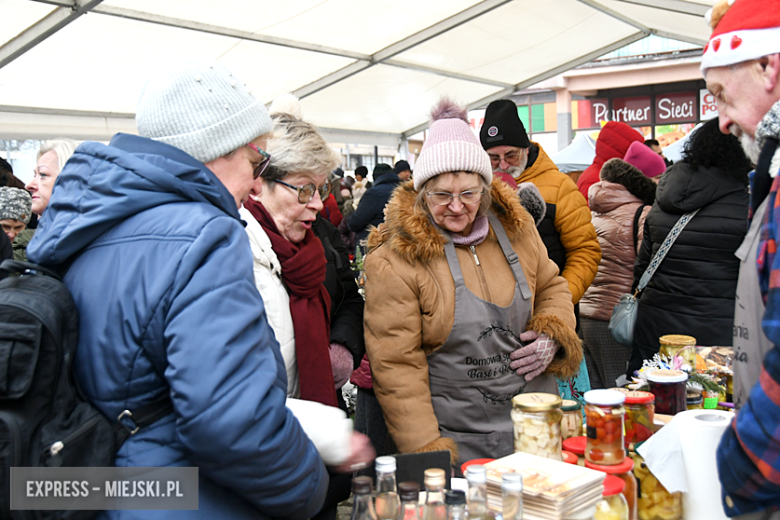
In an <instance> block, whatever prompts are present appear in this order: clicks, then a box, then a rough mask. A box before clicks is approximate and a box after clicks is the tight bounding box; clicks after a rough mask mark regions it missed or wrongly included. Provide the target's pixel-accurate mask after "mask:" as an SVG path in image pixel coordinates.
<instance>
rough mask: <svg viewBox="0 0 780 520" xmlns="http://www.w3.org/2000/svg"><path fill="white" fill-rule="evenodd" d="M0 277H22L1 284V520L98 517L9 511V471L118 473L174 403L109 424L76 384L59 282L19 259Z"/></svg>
mask: <svg viewBox="0 0 780 520" xmlns="http://www.w3.org/2000/svg"><path fill="white" fill-rule="evenodd" d="M0 271H2V272H3V273H9V274H14V273H15V274H19V275H20V276H9V277H7V278H6V279H4V280H2V281H0V520H10V519H14V520H28V519H47V520H48V519H63V520H64V519H71V520H76V519H79V520H80V519H89V518H93V517H95V516H96V515H97V514H98V513H99V511H10V497H9V490H10V468H11V467H12V466H17V467H18V466H28V467H57V466H69V467H73V466H75V467H107V466H113V465H114V459H115V458H116V453H117V451H118V450H119V447H120V446H121V445H122V443H123V442H124V441H125V440H126V439H127V438H128V437H130V435H132V434H134V433H136V432H137V431H138V428H142V427H144V426H148V425H149V424H151V423H153V422H154V421H156V420H158V419H160V418H162V417H164V416H165V415H168V414H169V413H171V412H172V411H173V403H172V402H171V400H170V396H169V395H165V396H164V397H163V398H161V399H159V400H157V401H154V402H152V403H149V404H147V405H144V406H143V407H141V409H139V410H136V411H135V412H133V413H130V412H129V411H125V412H123V413H122V415H120V417H118V418H115V419H114V420H109V419H108V418H106V417H105V416H104V415H103V414H102V413H101V412H99V411H98V410H97V409H96V408H95V407H93V406H92V405H91V404H90V403H89V402H88V401H87V400H86V399H85V398H84V395H83V394H82V392H81V390H80V388H79V385H78V384H77V381H76V379H75V374H74V371H73V360H74V359H75V355H76V348H77V346H78V332H79V319H78V311H77V309H76V305H75V303H74V301H73V297H72V296H71V294H70V292H69V291H68V288H67V287H66V286H65V284H64V283H63V282H62V280H61V278H60V277H59V276H58V275H57V274H56V273H54V272H52V271H50V270H48V269H45V268H43V267H40V266H37V265H35V264H30V263H25V262H16V261H14V260H6V261H4V262H3V263H2V265H0ZM120 421H121V422H120Z"/></svg>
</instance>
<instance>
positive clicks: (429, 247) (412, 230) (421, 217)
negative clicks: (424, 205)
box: [368, 179, 535, 264]
mask: <svg viewBox="0 0 780 520" xmlns="http://www.w3.org/2000/svg"><path fill="white" fill-rule="evenodd" d="M491 196H492V198H493V202H492V204H491V211H492V212H493V213H494V214H495V215H496V217H498V220H499V221H500V222H501V224H503V226H504V229H505V230H506V234H507V236H508V237H509V240H511V241H516V240H518V239H520V237H522V235H523V232H524V231H523V229H524V228H525V227H526V226H530V227H535V224H534V221H533V218H532V217H531V215H529V214H528V212H527V211H526V210H525V209H523V207H522V206H521V205H520V201H519V199H518V198H517V195H516V194H515V192H514V190H512V188H510V187H509V186H507V184H506V183H505V182H503V181H501V180H499V179H493V183H492V185H491ZM416 199H417V191H415V189H414V184H413V182H412V181H407V182H405V183H403V184H400V185H399V186H398V188H396V190H395V192H394V193H393V196H392V198H391V199H390V202H388V204H387V207H385V222H384V223H383V224H380V225H379V227H378V228H374V229H373V230H371V234H370V235H369V236H368V249H369V251H372V250H373V249H375V248H377V247H379V246H381V245H382V244H387V245H388V246H389V247H390V248H391V249H392V250H393V251H395V252H396V253H397V254H399V255H400V256H401V257H403V258H404V259H405V260H406V261H407V262H409V263H412V264H414V263H417V262H421V263H423V264H427V263H429V262H431V261H432V260H434V259H436V258H440V257H443V256H444V244H445V243H446V239H445V237H444V235H443V234H442V233H441V232H440V231H439V229H438V228H437V227H436V226H435V225H434V223H433V220H431V218H430V217H429V216H428V215H427V214H426V213H425V212H423V211H421V210H420V209H418V208H416V207H415V200H416ZM495 236H496V235H495V233H494V232H493V230H492V229H491V230H490V233H489V234H488V238H489V239H493V240H495Z"/></svg>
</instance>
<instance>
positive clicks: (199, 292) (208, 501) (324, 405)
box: [0, 0, 780, 519]
mask: <svg viewBox="0 0 780 520" xmlns="http://www.w3.org/2000/svg"><path fill="white" fill-rule="evenodd" d="M756 3H758V2H755V1H754V0H737V2H735V3H733V5H731V6H730V5H725V6H721V7H720V8H719V10H718V11H717V12H716V13H715V15H714V16H713V18H712V22H711V23H712V27H713V35H712V38H713V39H725V38H731V37H732V35H733V36H734V37H736V35H738V34H739V35H742V36H740V37H741V38H745V39H746V41H745V45H744V46H743V47H742V48H741V49H740V48H739V45H737V46H736V47H735V46H733V45H732V46H731V52H725V51H722V52H721V53H720V54H718V52H717V51H718V46H717V45H713V46H708V47H706V48H705V50H704V55H703V61H702V72H703V74H704V77H705V79H706V81H707V86H708V89H709V90H710V91H711V92H712V94H713V95H714V96H715V98H716V99H717V102H718V109H719V114H720V115H719V118H715V119H712V120H710V121H709V122H706V123H705V124H703V125H701V127H700V128H698V129H696V130H695V131H694V133H693V134H692V136H691V138H690V140H689V142H688V144H687V145H686V148H685V150H684V152H683V155H682V160H681V161H679V162H677V163H675V164H670V163H669V162H668V161H666V160H665V158H664V157H663V155H662V150H660V147H658V143H657V142H654V141H653V140H645V139H644V137H643V136H642V135H641V134H640V133H639V132H637V131H636V130H634V129H632V128H631V127H629V126H628V125H626V124H624V123H619V122H609V123H607V124H606V125H605V126H604V127H603V128H602V130H601V132H600V135H599V138H598V140H597V142H596V157H595V159H594V161H593V164H592V166H591V167H590V168H588V169H587V170H586V171H585V172H584V173H583V174H582V175H581V176H580V178H579V180H578V182H577V183H575V182H574V181H573V180H572V179H571V178H570V177H569V176H567V175H565V174H563V173H561V172H560V171H559V170H558V168H557V167H556V166H555V164H554V163H553V161H552V160H551V159H550V157H549V156H548V155H547V153H546V152H545V150H544V148H543V147H542V146H541V145H540V144H539V143H537V142H534V141H531V140H530V139H529V137H528V134H527V133H526V130H525V127H524V125H523V123H522V121H521V120H520V118H519V117H518V113H517V109H516V106H515V105H514V103H513V102H512V101H510V100H498V101H494V102H492V103H490V104H489V105H488V106H487V108H486V112H485V121H484V124H483V126H482V128H481V131H480V133H479V136H476V135H475V134H474V133H473V131H472V129H471V127H470V126H469V124H468V122H467V117H466V111H465V108H463V107H460V106H458V105H457V104H456V103H454V102H453V101H451V100H449V99H442V100H441V101H439V103H437V104H436V105H435V106H434V107H432V111H431V121H432V122H431V125H430V128H429V131H428V134H427V138H426V140H425V142H424V144H423V147H422V150H421V151H420V153H419V155H418V157H417V158H416V160H415V161H414V164H413V165H410V163H409V162H407V161H405V160H400V161H398V162H397V163H395V164H394V165H390V164H381V163H380V164H377V165H376V166H375V167H374V168H373V172H372V174H371V175H369V172H368V169H367V168H366V167H364V166H360V167H358V168H357V169H356V170H355V171H354V176H351V175H345V174H344V171H343V170H341V168H339V166H340V157H339V156H338V154H336V153H335V152H334V151H333V150H332V149H331V148H330V146H329V145H328V143H327V142H326V140H325V138H324V137H323V135H322V134H321V132H320V131H319V130H318V128H317V127H316V126H315V125H313V124H312V123H311V122H310V121H308V120H307V119H306V118H305V116H304V114H303V112H302V110H301V107H300V104H299V103H298V102H297V100H295V99H294V98H292V97H290V96H287V97H284V98H283V99H281V100H279V101H278V102H275V103H274V104H273V105H272V106H271V108H270V110H269V109H266V107H265V106H264V105H263V103H261V102H259V101H258V100H257V99H255V98H254V97H253V96H252V95H251V94H250V93H249V92H248V91H247V89H246V87H245V86H244V85H242V84H241V83H240V82H238V81H237V80H236V78H235V77H234V76H233V75H232V74H231V73H230V72H229V71H228V70H226V69H225V68H223V67H222V66H220V65H208V64H188V65H183V66H179V67H177V68H175V69H174V70H171V71H169V72H168V73H166V74H165V75H162V76H160V77H155V78H152V79H151V80H150V81H149V82H148V83H147V84H146V85H145V87H144V89H143V91H142V93H141V96H140V100H139V103H138V107H137V114H136V123H137V128H138V135H127V134H117V135H116V136H115V137H114V138H113V139H112V140H111V142H110V143H109V144H108V145H104V144H100V143H94V142H84V143H81V144H78V145H77V143H75V142H74V141H72V140H70V139H54V140H51V141H47V142H45V143H44V144H43V146H42V147H41V149H40V152H39V154H38V158H37V165H36V168H35V172H34V177H33V179H32V180H31V181H30V182H29V183H28V184H27V185H26V186H24V184H23V183H22V182H21V181H19V179H18V178H16V177H15V176H14V175H13V171H12V168H11V166H10V164H8V163H7V162H5V161H1V160H0V184H2V187H0V224H2V227H3V231H4V233H0V258H3V259H11V258H13V259H16V260H19V261H26V260H29V261H30V262H34V263H38V264H41V265H43V266H48V267H54V268H57V267H60V266H63V265H67V266H68V269H67V272H66V275H65V278H64V280H65V283H66V284H67V286H68V288H69V289H70V291H71V293H72V294H73V297H74V300H75V302H76V304H77V307H78V310H79V315H80V339H79V347H78V354H77V357H76V359H75V365H74V367H75V375H76V377H77V378H78V381H79V384H80V387H81V389H82V391H83V393H84V395H85V397H86V398H87V399H89V400H90V401H91V402H92V403H93V404H94V405H95V406H96V407H97V408H98V409H99V410H100V411H101V412H103V413H104V414H105V415H106V416H107V417H117V416H118V415H119V414H120V412H122V411H123V410H134V409H138V408H139V407H142V406H143V405H145V404H147V403H149V402H153V401H155V400H156V399H159V398H160V397H161V396H163V395H170V397H171V399H172V402H173V409H174V412H173V413H171V414H169V415H168V416H166V417H164V418H162V419H160V420H159V421H157V422H155V423H154V424H152V425H150V426H148V427H145V428H143V429H141V431H139V432H138V433H137V434H136V435H134V436H132V437H131V438H130V439H129V440H128V441H127V442H126V443H125V444H124V445H123V446H122V447H121V449H120V451H119V453H118V455H117V458H116V465H117V466H197V467H198V468H200V471H199V479H200V483H199V493H200V497H199V511H198V512H186V514H187V515H190V514H192V515H199V516H200V517H203V518H272V517H284V518H300V519H303V518H316V519H327V518H331V519H332V518H335V516H336V505H337V504H338V503H339V502H340V501H342V500H344V499H345V498H347V497H348V496H349V493H350V487H349V478H350V476H351V474H352V472H353V471H356V470H359V469H361V468H364V467H366V465H368V464H369V463H370V462H371V461H372V460H373V458H374V457H375V455H377V454H379V455H383V454H390V453H399V452H400V453H415V452H417V453H419V452H429V451H438V450H448V451H449V453H450V458H451V462H452V464H453V467H454V468H456V472H457V468H459V467H460V463H462V462H464V461H466V460H470V459H474V458H484V457H490V458H495V457H500V456H503V455H508V454H510V453H512V452H513V451H514V449H513V427H512V423H511V419H510V414H509V411H510V409H511V399H512V397H514V396H516V395H518V394H522V393H526V392H546V393H553V394H561V395H562V396H564V397H568V398H575V399H577V398H579V397H581V394H582V393H584V391H586V390H589V389H591V388H610V387H614V386H616V384H618V383H617V382H618V381H619V380H621V377H622V376H627V377H629V378H630V377H631V376H632V375H633V374H634V372H635V370H638V369H640V368H641V367H642V362H643V360H646V359H650V358H652V356H653V355H654V354H655V353H657V352H658V348H659V343H658V338H659V337H660V336H662V335H665V334H687V335H690V336H694V337H695V338H696V339H697V343H698V344H700V345H712V346H727V345H732V343H733V346H734V349H735V352H736V353H737V355H735V358H734V359H735V361H734V363H735V365H734V373H735V390H734V397H735V404H736V406H737V408H738V409H739V412H738V414H737V417H736V420H735V421H734V424H733V425H732V428H731V429H729V430H728V431H727V432H726V434H725V435H724V438H723V440H722V442H721V445H720V447H719V450H718V466H719V472H720V478H721V482H722V485H723V504H724V508H725V510H726V512H727V513H728V514H729V516H737V515H741V514H746V513H755V514H757V515H765V516H766V514H769V512H771V510H772V507H773V506H777V504H778V503H780V477H778V475H780V462H778V460H780V459H777V457H775V456H774V454H775V453H776V452H777V450H778V448H779V447H780V446H778V442H780V441H778V439H777V438H776V435H775V434H774V432H775V431H776V430H777V425H778V424H780V404H778V403H780V391H778V388H780V351H778V348H777V347H775V345H778V344H780V326H779V325H778V323H780V320H778V316H779V315H780V311H778V304H780V297H778V284H780V282H778V279H779V278H778V277H777V274H776V273H777V270H778V269H780V267H778V264H777V262H780V259H778V258H777V256H776V250H777V240H778V237H777V234H778V231H777V224H776V220H777V219H778V218H780V214H779V213H778V210H777V202H776V200H775V199H776V197H777V192H778V186H780V185H779V184H778V182H780V181H777V180H776V176H777V174H778V170H779V169H780V151H778V141H779V140H780V46H779V45H780V44H778V42H780V18H779V17H780V14H777V13H780V5H778V4H777V2H776V1H773V2H770V3H771V4H772V5H773V6H774V7H775V8H776V9H775V11H776V12H775V15H774V17H772V16H769V17H759V15H757V14H756V12H757V11H758V9H754V7H755V6H753V4H756ZM751 6H752V7H751ZM767 20H768V21H767ZM747 33H750V34H747ZM750 38H754V39H755V40H750V41H749V42H748V41H747V39H750ZM740 41H741V40H740ZM193 106H197V107H199V109H198V110H197V111H195V110H193V109H192V107H193ZM751 171H754V173H752V174H751V173H750V172H751ZM369 177H370V178H371V180H369ZM749 179H752V180H749ZM693 212H695V216H694V217H693V218H692V219H691V220H690V224H688V225H687V226H686V227H685V228H684V229H683V230H682V231H681V232H680V233H679V236H678V238H677V240H676V241H675V242H674V245H673V246H672V247H671V249H670V250H669V252H668V254H667V255H666V256H665V257H664V260H663V262H661V263H660V265H658V266H657V270H656V271H655V273H654V275H653V277H652V279H651V280H650V282H649V283H648V284H647V286H646V287H644V289H643V290H642V291H641V294H640V297H639V307H638V314H637V324H636V330H635V335H634V342H633V345H632V346H631V347H630V348H627V347H625V346H623V345H621V344H619V343H617V342H616V341H615V340H614V339H613V338H612V336H611V334H610V332H609V329H608V323H609V320H610V317H611V314H612V309H613V308H614V306H615V305H616V304H617V302H618V299H619V298H620V296H621V295H622V294H625V293H631V292H634V291H635V290H636V289H637V286H638V284H639V280H640V278H641V277H642V275H643V273H644V272H645V270H646V268H647V266H648V265H649V264H650V263H651V262H653V261H654V258H655V257H656V254H657V253H658V251H659V249H660V248H661V246H662V244H663V243H664V241H665V239H666V237H667V235H669V233H670V232H671V231H672V230H673V229H675V223H676V222H677V221H678V220H679V219H680V218H681V216H683V215H688V214H691V213H693ZM356 251H357V252H358V253H359V254H360V255H363V256H365V260H364V263H363V272H362V273H357V272H356V271H355V269H354V268H353V264H352V260H353V258H354V256H353V255H354V254H355V252H356ZM359 274H361V275H362V279H363V280H364V283H365V285H364V288H365V292H364V294H361V292H360V291H359V287H358V284H357V283H356V278H357V276H358V275H359ZM762 329H763V333H762ZM748 331H749V333H748ZM742 354H744V355H742ZM348 381H351V383H352V384H353V385H354V386H356V387H357V404H356V415H355V417H354V421H353V420H352V418H349V417H348V416H347V414H346V413H345V412H346V410H347V406H346V404H345V401H344V397H343V395H342V392H341V389H342V387H344V385H345V384H347V382H348ZM181 513H182V514H184V513H185V512H181ZM139 515H140V516H139ZM170 515H171V512H169V511H165V512H163V511H160V512H154V511H144V512H141V513H139V512H134V511H113V512H106V513H104V517H105V518H108V517H111V518H136V517H137V518H168V517H170ZM188 517H189V516H188ZM758 517H759V516H757V518H758ZM763 517H764V516H760V518H763Z"/></svg>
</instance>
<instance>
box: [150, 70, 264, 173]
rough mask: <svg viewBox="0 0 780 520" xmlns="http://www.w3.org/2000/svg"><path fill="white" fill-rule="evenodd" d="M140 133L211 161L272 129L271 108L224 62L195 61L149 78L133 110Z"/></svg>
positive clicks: (198, 157) (204, 161) (200, 158)
mask: <svg viewBox="0 0 780 520" xmlns="http://www.w3.org/2000/svg"><path fill="white" fill-rule="evenodd" d="M135 122H136V125H137V126H138V133H139V134H140V135H141V136H142V137H148V138H150V139H154V140H155V141H160V142H163V143H166V144H169V145H171V146H175V147H176V148H178V149H180V150H183V151H185V152H187V153H188V154H190V155H191V156H193V157H194V158H196V159H197V160H199V161H200V162H202V163H207V162H209V161H213V160H214V159H216V158H217V157H221V156H223V155H226V154H228V153H230V152H232V151H233V150H236V149H238V148H240V147H242V146H245V145H247V144H248V143H250V142H251V141H252V140H253V139H257V138H258V137H260V136H261V135H264V134H267V133H268V132H270V131H271V128H272V123H271V118H270V116H269V115H268V110H267V109H266V108H265V105H263V104H262V103H261V102H260V101H258V100H257V99H255V98H254V97H253V96H252V95H251V94H250V93H249V92H248V91H247V88H246V86H245V85H244V84H243V83H242V82H241V81H239V80H238V79H237V78H236V77H235V76H233V74H232V73H231V72H230V71H229V70H227V69H226V68H225V67H223V66H221V65H217V64H213V65H208V64H203V63H191V64H188V65H185V66H183V67H180V68H178V69H176V70H174V71H172V72H171V73H170V74H168V75H167V76H162V77H158V78H154V79H151V80H149V82H148V83H147V84H146V85H145V86H144V88H143V91H142V92H141V99H140V100H139V101H138V109H137V111H136V115H135Z"/></svg>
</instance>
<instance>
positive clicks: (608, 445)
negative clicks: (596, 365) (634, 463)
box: [584, 390, 626, 466]
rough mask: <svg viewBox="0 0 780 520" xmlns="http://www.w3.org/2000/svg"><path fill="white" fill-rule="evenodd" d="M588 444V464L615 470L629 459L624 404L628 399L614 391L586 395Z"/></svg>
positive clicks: (586, 455) (587, 393) (592, 391)
mask: <svg viewBox="0 0 780 520" xmlns="http://www.w3.org/2000/svg"><path fill="white" fill-rule="evenodd" d="M584 397H585V418H586V421H587V436H586V437H587V439H588V444H587V448H586V449H585V460H587V461H588V462H590V463H592V464H600V465H604V466H612V465H615V464H620V463H621V462H623V459H625V458H626V451H625V448H624V445H623V415H624V411H625V410H624V408H623V402H624V401H625V399H626V396H625V395H623V394H622V393H620V392H616V391H614V390H591V391H590V392H585V396H584Z"/></svg>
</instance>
